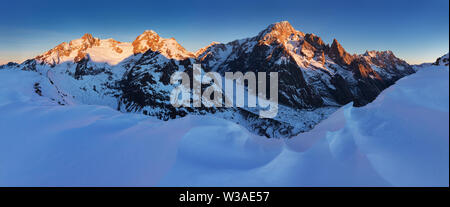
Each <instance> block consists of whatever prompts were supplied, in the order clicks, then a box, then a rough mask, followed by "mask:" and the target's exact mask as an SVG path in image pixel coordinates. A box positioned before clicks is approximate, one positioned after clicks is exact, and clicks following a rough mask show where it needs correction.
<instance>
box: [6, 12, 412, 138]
mask: <svg viewBox="0 0 450 207" xmlns="http://www.w3.org/2000/svg"><path fill="white" fill-rule="evenodd" d="M194 63H198V64H201V66H202V68H203V70H204V72H209V71H215V72H219V73H220V74H222V75H223V74H224V73H225V72H237V71H240V72H278V73H279V102H280V104H281V105H280V107H281V110H282V111H280V115H279V117H276V118H274V119H258V118H257V117H258V116H257V114H255V113H254V112H252V111H251V110H250V109H247V108H231V109H223V108H214V107H213V108H208V107H200V108H193V107H188V108H174V107H173V106H172V105H171V104H170V101H169V100H170V98H169V94H170V91H171V89H173V87H174V86H172V85H170V74H172V73H174V72H176V71H183V72H188V74H191V72H192V69H193V68H192V65H193V64H194ZM11 67H13V68H20V69H23V70H31V71H36V72H39V73H41V74H43V75H46V76H47V78H49V79H51V82H53V83H54V84H55V87H58V89H59V90H58V91H61V94H65V95H66V96H65V97H62V98H61V100H59V101H60V102H61V103H63V104H70V102H79V103H87V104H98V105H108V106H110V107H112V108H115V109H117V110H119V111H123V112H133V113H142V114H145V115H149V116H156V117H157V118H159V119H163V120H169V119H175V118H179V117H183V116H186V115H187V114H190V113H194V114H216V115H217V116H222V117H225V118H227V119H229V120H233V121H235V122H237V123H240V124H241V125H244V126H246V127H247V128H248V129H249V130H251V131H253V132H255V133H257V134H260V135H264V136H267V137H291V136H294V135H296V134H298V133H301V132H305V131H308V130H310V129H311V128H313V127H314V126H315V125H316V124H317V123H319V122H320V121H321V120H323V119H325V118H326V117H327V116H328V115H329V114H330V113H332V111H333V110H334V108H337V107H340V106H342V105H345V104H348V103H350V102H353V103H354V105H355V106H363V105H365V104H367V103H370V102H371V101H373V100H374V99H375V98H376V96H377V95H378V94H379V93H380V92H381V91H382V90H384V89H385V88H387V87H389V86H390V85H392V84H394V83H395V81H397V80H398V79H400V78H402V77H404V76H406V75H409V74H412V73H414V72H415V71H414V70H413V69H412V67H411V66H410V65H409V64H408V63H406V62H405V61H403V60H401V59H399V58H397V57H395V55H394V54H393V53H392V52H389V51H386V52H382V51H367V52H366V53H364V54H349V53H348V52H346V50H345V49H344V47H343V46H342V45H341V44H340V43H339V42H338V41H337V40H336V39H334V40H333V42H332V44H331V45H329V44H325V43H324V41H323V40H322V39H321V38H320V37H318V36H316V35H314V34H312V33H306V34H305V33H303V32H301V31H297V30H295V29H294V28H293V27H292V25H291V24H290V23H289V22H287V21H283V22H278V23H274V24H271V25H269V26H268V27H267V28H266V29H264V30H262V31H261V32H259V33H258V34H257V35H256V36H254V37H249V38H245V39H240V40H235V41H231V42H229V43H225V44H224V43H217V42H213V43H211V44H210V45H208V46H206V47H204V48H201V49H199V50H198V51H196V52H190V51H187V50H186V49H185V48H184V47H182V46H181V45H180V44H179V43H178V42H177V41H176V40H175V39H174V38H169V39H165V38H162V37H160V36H159V35H158V34H157V33H156V32H154V31H153V30H146V31H144V32H143V33H142V34H141V35H139V36H138V37H136V39H135V40H134V41H133V42H131V43H126V42H119V41H116V40H114V39H99V38H95V37H93V36H92V35H90V34H85V35H83V36H82V37H81V38H80V39H76V40H72V41H70V42H69V43H61V44H59V45H58V46H56V47H55V48H53V49H51V50H49V51H47V52H46V53H44V54H42V55H39V56H37V57H36V58H34V59H29V60H27V61H24V62H23V63H22V64H17V65H14V64H12V65H11ZM49 74H51V78H50V77H49ZM191 79H192V77H191ZM67 94H70V95H72V97H69V98H70V99H73V100H72V101H68V99H69V98H68V96H67ZM293 114H297V117H296V116H295V115H293ZM287 117H289V118H287ZM290 119H292V120H290Z"/></svg>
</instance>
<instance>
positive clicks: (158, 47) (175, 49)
mask: <svg viewBox="0 0 450 207" xmlns="http://www.w3.org/2000/svg"><path fill="white" fill-rule="evenodd" d="M132 45H133V53H134V54H140V53H145V52H147V51H148V50H151V51H158V52H160V53H161V54H162V55H164V56H166V57H167V58H173V59H185V58H190V57H194V55H193V54H192V53H191V52H188V51H186V49H184V48H183V47H182V46H181V45H180V44H179V43H178V42H177V41H176V40H175V38H173V37H172V38H169V39H165V38H162V37H160V36H159V35H158V34H157V33H156V32H155V31H153V30H145V31H144V33H142V34H141V35H139V36H138V37H137V38H136V39H135V40H134V41H133V43H132Z"/></svg>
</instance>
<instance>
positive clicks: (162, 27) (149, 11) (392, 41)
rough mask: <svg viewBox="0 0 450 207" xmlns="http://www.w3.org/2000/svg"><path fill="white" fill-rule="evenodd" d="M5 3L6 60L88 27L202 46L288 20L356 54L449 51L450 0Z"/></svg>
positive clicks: (1, 46)
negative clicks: (149, 33)
mask: <svg viewBox="0 0 450 207" xmlns="http://www.w3.org/2000/svg"><path fill="white" fill-rule="evenodd" d="M0 1H1V2H0V11H1V12H0V63H5V62H7V61H10V60H14V61H21V60H24V59H26V58H31V57H34V56H36V55H38V54H40V53H43V52H45V51H47V50H49V49H51V48H53V47H54V46H56V45H57V44H59V43H61V42H64V41H70V40H72V39H77V38H80V37H81V36H82V35H83V34H84V33H91V34H93V35H94V36H95V37H99V38H114V39H116V40H119V41H127V42H131V41H133V40H134V39H135V38H136V37H137V36H138V35H139V34H141V33H142V32H143V31H144V30H147V29H152V30H154V31H156V32H157V33H158V34H160V35H161V36H162V37H165V38H169V37H174V38H175V39H177V41H178V42H179V43H180V44H181V45H183V46H184V47H185V48H186V49H188V50H191V51H195V50H196V49H198V48H201V47H203V46H206V45H208V44H209V43H210V42H212V41H218V42H224V43H225V42H229V41H232V40H235V39H240V38H245V37H251V36H254V35H256V34H257V33H258V32H259V31H261V30H263V29H264V28H266V27H267V25H269V24H271V23H274V22H278V21H282V20H287V21H289V22H290V23H291V24H292V25H293V26H294V28H296V29H297V30H300V31H302V32H305V33H315V34H317V35H319V36H320V37H322V38H323V39H324V41H325V42H326V43H331V42H332V40H333V38H336V39H337V40H338V41H339V42H340V43H341V44H342V45H343V46H344V48H345V49H346V50H347V51H349V52H351V53H363V52H364V51H365V50H392V51H393V52H394V53H395V54H396V55H397V56H398V57H400V58H403V59H405V60H406V61H408V62H410V63H421V62H431V61H434V60H435V59H436V58H437V57H439V56H441V55H443V54H444V53H447V52H448V51H449V40H448V39H449V1H448V0H421V1H417V0H409V1H406V0H395V1H392V0H390V1H385V0H378V1H373V0H372V1H365V0H360V1H331V0H316V1H311V0H308V1H301V0H297V1H282V0H281V1H280V0H271V1H267V0H260V1H244V0H240V1H235V0H228V1H211V0H210V1H203V0H196V1H187V0H186V1H134V0H124V1H94V0H89V1H85V0H77V1H46V0H40V1H20V0H19V1H5V0H0Z"/></svg>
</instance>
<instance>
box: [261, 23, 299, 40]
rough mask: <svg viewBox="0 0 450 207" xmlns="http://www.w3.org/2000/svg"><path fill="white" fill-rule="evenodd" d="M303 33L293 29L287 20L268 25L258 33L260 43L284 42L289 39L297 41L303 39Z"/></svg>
mask: <svg viewBox="0 0 450 207" xmlns="http://www.w3.org/2000/svg"><path fill="white" fill-rule="evenodd" d="M304 36H305V34H304V33H303V32H300V31H297V30H295V29H294V28H293V27H292V25H291V24H290V23H289V22H288V21H282V22H277V23H274V24H271V25H269V26H268V27H267V28H266V29H265V30H263V31H262V32H260V33H259V35H258V39H259V43H260V44H266V45H271V44H273V43H279V44H284V43H286V42H287V41H289V40H291V41H292V40H293V41H298V40H301V39H303V37H304Z"/></svg>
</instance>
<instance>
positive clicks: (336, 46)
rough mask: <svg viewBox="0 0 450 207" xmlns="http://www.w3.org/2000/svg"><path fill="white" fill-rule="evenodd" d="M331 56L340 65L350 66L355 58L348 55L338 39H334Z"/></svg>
mask: <svg viewBox="0 0 450 207" xmlns="http://www.w3.org/2000/svg"><path fill="white" fill-rule="evenodd" d="M329 55H330V57H331V58H333V59H334V60H335V61H336V63H338V64H340V65H350V63H351V62H352V61H353V56H352V55H350V54H349V53H347V51H345V49H344V47H342V45H341V44H340V43H339V42H338V41H337V40H336V39H333V43H332V44H331V47H330V51H329Z"/></svg>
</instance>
